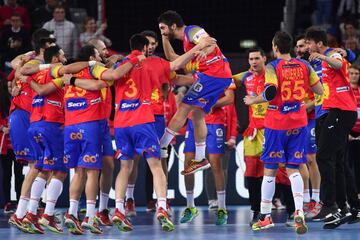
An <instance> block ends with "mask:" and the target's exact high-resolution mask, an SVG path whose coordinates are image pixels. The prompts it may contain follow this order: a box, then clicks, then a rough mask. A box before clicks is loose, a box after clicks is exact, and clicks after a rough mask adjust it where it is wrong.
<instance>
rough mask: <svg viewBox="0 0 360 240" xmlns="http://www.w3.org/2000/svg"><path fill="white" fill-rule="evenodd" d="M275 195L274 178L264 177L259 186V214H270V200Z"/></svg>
mask: <svg viewBox="0 0 360 240" xmlns="http://www.w3.org/2000/svg"><path fill="white" fill-rule="evenodd" d="M274 194H275V177H270V176H264V177H263V180H262V184H261V204H260V212H261V214H271V207H272V199H273V196H274Z"/></svg>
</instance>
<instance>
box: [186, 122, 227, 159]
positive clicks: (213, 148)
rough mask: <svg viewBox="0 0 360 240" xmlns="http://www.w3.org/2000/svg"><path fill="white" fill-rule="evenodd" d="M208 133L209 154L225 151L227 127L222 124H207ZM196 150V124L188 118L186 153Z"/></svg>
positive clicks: (207, 145) (207, 146)
mask: <svg viewBox="0 0 360 240" xmlns="http://www.w3.org/2000/svg"><path fill="white" fill-rule="evenodd" d="M206 127H207V130H208V133H207V136H206V148H207V151H208V153H209V154H224V153H225V146H224V145H225V128H224V125H222V124H206ZM194 152H195V137H194V125H193V123H192V121H191V120H188V124H187V129H186V133H185V147H184V153H194Z"/></svg>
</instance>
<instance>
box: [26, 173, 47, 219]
mask: <svg viewBox="0 0 360 240" xmlns="http://www.w3.org/2000/svg"><path fill="white" fill-rule="evenodd" d="M45 185H46V180H45V179H43V178H41V177H36V178H35V180H34V182H33V184H32V185H31V194H30V202H29V212H31V213H32V214H37V209H38V207H39V200H40V197H41V194H42V192H43V191H44V189H45Z"/></svg>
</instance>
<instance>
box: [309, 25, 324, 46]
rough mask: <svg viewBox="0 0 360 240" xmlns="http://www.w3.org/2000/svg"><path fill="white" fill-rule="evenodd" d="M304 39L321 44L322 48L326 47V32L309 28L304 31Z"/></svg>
mask: <svg viewBox="0 0 360 240" xmlns="http://www.w3.org/2000/svg"><path fill="white" fill-rule="evenodd" d="M305 38H306V39H307V40H314V41H315V43H318V42H322V43H323V45H324V46H327V45H328V40H327V36H326V32H325V31H324V30H322V29H320V28H316V27H310V28H308V29H307V30H306V34H305Z"/></svg>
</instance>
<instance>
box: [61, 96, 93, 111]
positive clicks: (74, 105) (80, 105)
mask: <svg viewBox="0 0 360 240" xmlns="http://www.w3.org/2000/svg"><path fill="white" fill-rule="evenodd" d="M87 108H88V102H87V100H86V98H73V99H68V100H67V101H66V110H68V111H76V110H83V109H87Z"/></svg>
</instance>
